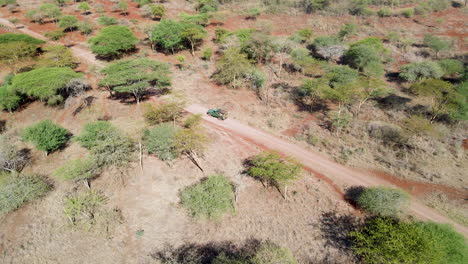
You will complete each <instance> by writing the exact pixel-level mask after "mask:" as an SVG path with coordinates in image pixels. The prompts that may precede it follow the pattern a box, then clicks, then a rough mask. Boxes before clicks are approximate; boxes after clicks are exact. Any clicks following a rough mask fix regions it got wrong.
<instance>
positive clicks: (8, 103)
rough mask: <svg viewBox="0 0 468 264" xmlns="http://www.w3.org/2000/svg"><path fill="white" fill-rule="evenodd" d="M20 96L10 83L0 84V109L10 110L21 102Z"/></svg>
mask: <svg viewBox="0 0 468 264" xmlns="http://www.w3.org/2000/svg"><path fill="white" fill-rule="evenodd" d="M21 101H22V98H21V96H20V95H18V93H17V92H16V91H15V89H13V88H12V87H11V85H1V86H0V110H6V111H8V112H12V111H13V110H15V109H16V108H18V107H19V106H20V104H21Z"/></svg>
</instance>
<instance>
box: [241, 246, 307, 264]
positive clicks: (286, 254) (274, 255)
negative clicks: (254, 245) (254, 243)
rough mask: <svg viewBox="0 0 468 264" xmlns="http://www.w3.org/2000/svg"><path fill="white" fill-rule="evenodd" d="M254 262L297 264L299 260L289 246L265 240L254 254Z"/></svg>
mask: <svg viewBox="0 0 468 264" xmlns="http://www.w3.org/2000/svg"><path fill="white" fill-rule="evenodd" d="M250 262H251V263H252V264H276V263H281V264H297V263H298V262H297V260H296V259H295V258H294V256H293V255H292V253H291V251H290V250H289V249H287V248H282V247H280V246H278V245H276V244H274V243H272V242H269V241H267V242H264V243H262V244H261V245H260V247H259V248H258V250H257V251H256V252H255V254H254V255H253V257H252V259H251V261H250Z"/></svg>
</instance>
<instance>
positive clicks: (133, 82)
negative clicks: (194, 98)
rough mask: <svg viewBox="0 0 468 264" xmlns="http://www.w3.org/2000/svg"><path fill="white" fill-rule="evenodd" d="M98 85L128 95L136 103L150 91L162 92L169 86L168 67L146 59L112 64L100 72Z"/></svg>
mask: <svg viewBox="0 0 468 264" xmlns="http://www.w3.org/2000/svg"><path fill="white" fill-rule="evenodd" d="M101 72H102V73H103V74H104V78H103V79H102V80H101V81H100V82H99V85H101V86H104V87H107V88H108V89H111V90H113V91H115V92H118V93H128V94H132V95H133V96H134V97H135V100H136V102H137V103H140V99H141V98H142V97H143V96H145V95H146V94H147V93H148V92H150V91H152V90H164V89H166V88H168V87H169V86H170V85H171V79H170V76H169V74H170V71H169V66H168V65H167V64H165V63H162V62H159V61H154V60H151V59H146V58H139V59H130V60H122V61H118V62H114V63H112V64H110V65H108V66H106V67H105V68H104V69H102V71H101Z"/></svg>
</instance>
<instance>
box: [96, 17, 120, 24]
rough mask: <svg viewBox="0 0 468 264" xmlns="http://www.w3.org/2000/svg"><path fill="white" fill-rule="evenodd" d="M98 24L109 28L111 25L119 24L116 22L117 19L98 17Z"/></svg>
mask: <svg viewBox="0 0 468 264" xmlns="http://www.w3.org/2000/svg"><path fill="white" fill-rule="evenodd" d="M98 23H99V24H100V25H103V26H111V25H117V24H118V23H119V22H118V21H117V18H114V17H110V16H100V17H99V18H98Z"/></svg>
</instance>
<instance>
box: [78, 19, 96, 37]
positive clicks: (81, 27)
mask: <svg viewBox="0 0 468 264" xmlns="http://www.w3.org/2000/svg"><path fill="white" fill-rule="evenodd" d="M93 30H94V25H93V24H91V23H90V22H89V21H87V20H84V21H80V22H78V31H80V32H81V34H84V35H89V34H91V33H92V32H93Z"/></svg>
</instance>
